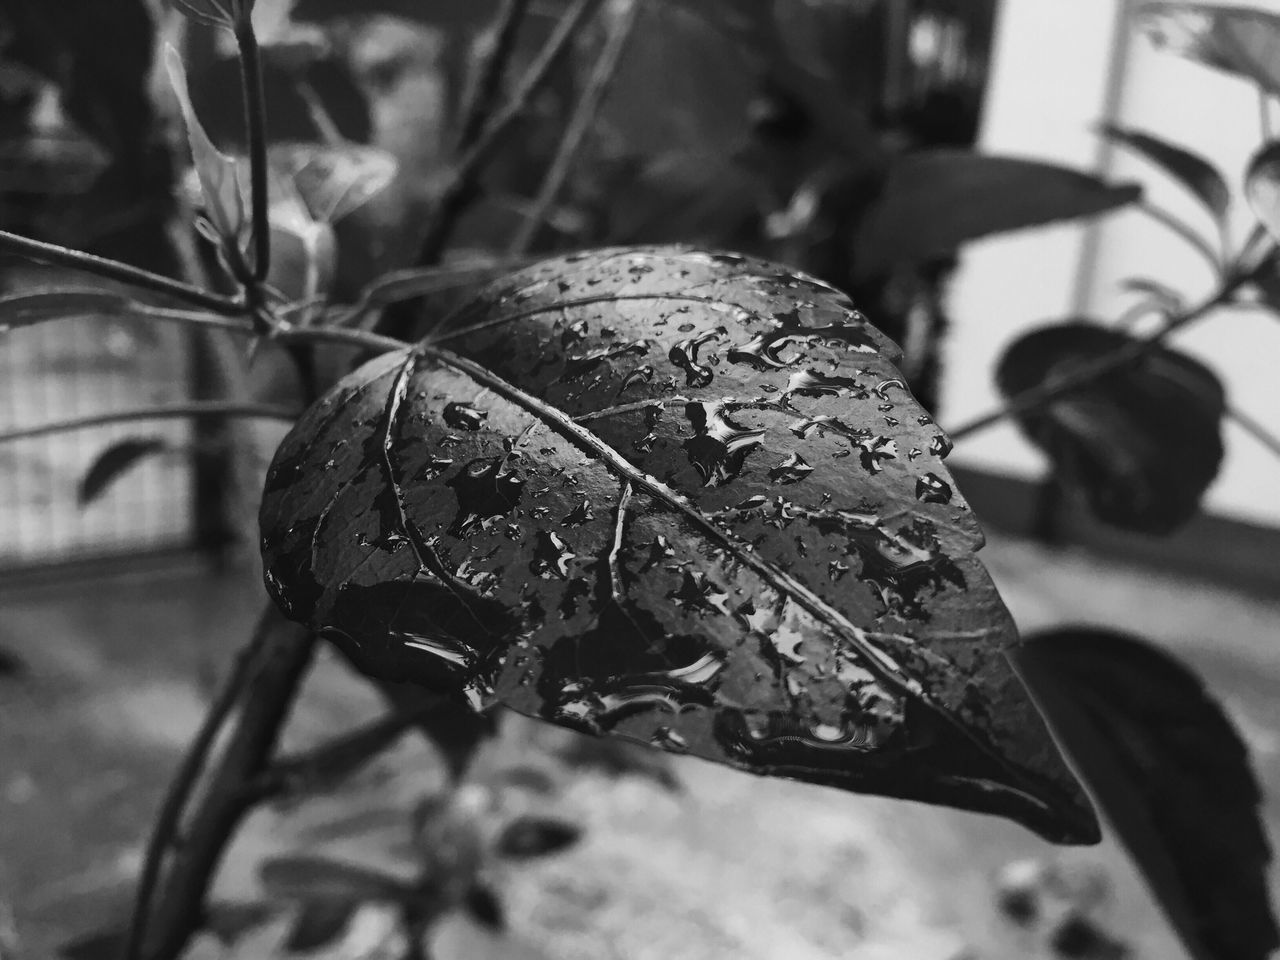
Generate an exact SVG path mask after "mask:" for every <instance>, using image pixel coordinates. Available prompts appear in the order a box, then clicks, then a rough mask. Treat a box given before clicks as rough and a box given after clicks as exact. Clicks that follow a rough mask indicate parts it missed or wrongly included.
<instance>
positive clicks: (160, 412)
mask: <svg viewBox="0 0 1280 960" xmlns="http://www.w3.org/2000/svg"><path fill="white" fill-rule="evenodd" d="M299 416H301V411H299V410H295V409H294V408H292V407H281V406H276V405H274V404H269V403H241V402H239V401H234V400H192V401H189V402H186V403H165V404H155V405H153V406H149V407H133V408H130V409H127V410H115V411H112V412H111V413H94V414H90V415H88V416H84V417H69V418H67V419H66V420H55V421H53V422H52V423H42V424H38V425H36V426H34V427H20V428H18V429H16V430H6V431H0V443H8V442H9V441H11V440H27V439H30V438H31V437H45V436H49V435H50V434H54V433H66V432H67V431H69V430H82V429H84V428H85V427H101V426H106V425H108V424H112V423H133V422H135V421H138V420H174V419H180V418H185V417H260V418H262V419H266V420H288V421H290V422H292V421H294V420H297V419H298V417H299Z"/></svg>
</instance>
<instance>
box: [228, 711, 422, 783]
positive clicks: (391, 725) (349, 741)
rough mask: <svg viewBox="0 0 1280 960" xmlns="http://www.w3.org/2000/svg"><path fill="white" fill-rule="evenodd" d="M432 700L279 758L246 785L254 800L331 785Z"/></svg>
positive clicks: (418, 718) (413, 719)
mask: <svg viewBox="0 0 1280 960" xmlns="http://www.w3.org/2000/svg"><path fill="white" fill-rule="evenodd" d="M436 705H437V704H436V702H435V700H434V699H432V700H428V701H426V702H423V703H420V704H419V705H418V706H416V707H413V708H410V709H405V710H396V711H394V712H393V713H390V714H388V715H387V716H385V717H381V718H379V719H378V720H375V721H373V722H372V723H369V724H366V725H365V726H363V727H360V728H358V729H356V730H352V731H350V732H348V733H345V734H343V735H341V736H339V737H335V738H334V739H332V740H330V741H328V742H327V743H323V744H321V745H320V746H318V747H316V748H315V749H313V750H309V751H307V752H305V753H300V754H296V755H294V756H287V757H281V758H280V759H278V760H276V761H275V762H274V763H272V764H271V765H270V766H269V767H268V768H267V769H266V770H265V771H263V773H262V775H261V776H260V777H258V778H257V779H256V780H255V781H254V783H253V784H252V785H251V786H250V787H249V790H250V792H251V793H252V795H253V796H254V798H255V799H256V800H262V799H265V798H266V797H270V796H274V795H276V794H280V793H286V792H290V793H293V792H298V791H299V790H300V789H302V790H305V789H309V788H312V789H313V788H314V787H315V785H317V784H322V785H330V784H332V783H335V782H338V781H340V780H342V779H345V778H346V777H348V776H350V775H351V774H353V773H355V772H356V771H357V770H359V769H360V768H361V767H362V766H364V765H365V764H366V763H368V762H369V761H370V760H372V759H373V758H374V757H375V756H376V755H377V754H378V753H380V752H381V751H382V750H383V749H385V748H386V747H388V746H390V745H391V744H392V743H393V742H395V740H396V739H397V738H399V737H400V736H401V735H402V734H404V732H405V731H406V730H408V729H409V728H410V727H413V726H416V725H417V724H418V723H420V722H421V721H422V720H423V719H424V718H425V717H426V716H427V715H428V714H429V713H431V712H432V711H433V710H435V709H436Z"/></svg>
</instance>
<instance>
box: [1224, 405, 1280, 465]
mask: <svg viewBox="0 0 1280 960" xmlns="http://www.w3.org/2000/svg"><path fill="white" fill-rule="evenodd" d="M1227 418H1228V419H1230V420H1234V421H1235V422H1236V424H1238V425H1239V427H1240V428H1241V429H1242V430H1244V432H1245V433H1247V434H1249V436H1251V437H1253V439H1254V440H1257V441H1258V443H1260V444H1262V445H1263V446H1264V447H1266V448H1267V449H1268V450H1270V451H1271V452H1272V453H1273V454H1275V455H1276V456H1277V457H1280V435H1277V434H1275V433H1273V432H1272V431H1271V430H1270V429H1269V428H1268V427H1267V426H1266V425H1265V424H1263V423H1262V421H1261V420H1257V419H1255V418H1254V417H1253V416H1251V415H1250V414H1247V413H1245V412H1244V411H1243V410H1241V409H1240V408H1239V407H1229V408H1228V409H1227Z"/></svg>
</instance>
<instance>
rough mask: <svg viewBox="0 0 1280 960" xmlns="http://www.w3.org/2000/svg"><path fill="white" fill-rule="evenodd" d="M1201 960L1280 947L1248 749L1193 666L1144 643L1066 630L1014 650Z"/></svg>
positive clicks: (1235, 959)
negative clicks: (1273, 914) (1194, 671)
mask: <svg viewBox="0 0 1280 960" xmlns="http://www.w3.org/2000/svg"><path fill="white" fill-rule="evenodd" d="M1013 660H1014V663H1015V665H1016V666H1017V668H1018V670H1019V672H1020V673H1021V674H1022V676H1023V677H1024V678H1025V679H1026V681H1027V684H1028V686H1030V688H1031V690H1032V691H1033V693H1034V694H1035V696H1036V697H1037V699H1038V700H1039V701H1040V702H1041V703H1042V704H1043V705H1044V707H1045V710H1046V713H1047V715H1048V716H1049V718H1050V720H1051V722H1052V724H1053V727H1054V730H1055V732H1056V733H1057V734H1058V736H1059V738H1060V740H1061V742H1062V743H1063V745H1064V746H1065V748H1066V749H1067V752H1068V753H1069V754H1070V755H1071V757H1072V758H1073V759H1074V761H1075V762H1076V764H1077V766H1078V768H1079V770H1080V771H1081V773H1082V775H1083V776H1084V778H1085V780H1086V782H1087V783H1088V784H1089V786H1090V788H1091V789H1092V792H1093V795H1094V797H1095V798H1096V799H1097V802H1098V805H1099V806H1100V807H1101V808H1102V811H1103V813H1104V814H1105V815H1106V816H1107V819H1108V820H1110V822H1111V824H1112V826H1113V827H1114V828H1115V830H1116V832H1117V833H1118V834H1119V836H1120V840H1121V841H1122V842H1123V843H1124V844H1125V846H1126V847H1127V848H1128V850H1129V852H1130V854H1131V855H1132V856H1133V858H1134V860H1135V861H1136V862H1137V864H1138V867H1139V868H1140V869H1141V870H1142V873H1143V875H1144V876H1145V877H1146V879H1147V882H1148V883H1149V884H1150V885H1151V888H1152V891H1153V892H1154V893H1155V895H1156V897H1157V899H1158V900H1159V902H1160V904H1161V906H1162V907H1163V908H1164V910H1165V912H1166V913H1167V914H1168V916H1169V919H1170V920H1171V921H1172V923H1173V925H1174V927H1175V928H1176V929H1177V931H1178V933H1179V934H1180V935H1181V937H1182V940H1183V942H1184V943H1185V945H1186V947H1187V951H1188V952H1189V953H1190V954H1191V955H1192V957H1194V958H1196V960H1264V958H1266V957H1268V956H1270V954H1271V951H1272V950H1274V949H1276V948H1277V947H1278V946H1280V933H1278V932H1277V929H1276V922H1275V918H1274V917H1273V916H1272V913H1271V907H1270V892H1269V889H1268V885H1267V865H1268V863H1269V862H1270V860H1271V849H1270V846H1269V845H1268V842H1267V837H1266V833H1265V831H1264V829H1263V827H1262V824H1261V822H1260V819H1259V813H1258V807H1259V805H1260V803H1261V799H1262V798H1261V793H1260V791H1259V788H1258V784H1257V781H1256V780H1255V779H1254V776H1253V772H1252V770H1251V769H1250V766H1249V758H1248V754H1247V751H1246V749H1245V746H1244V744H1243V743H1242V742H1241V740H1240V737H1239V735H1238V734H1237V733H1236V731H1235V729H1234V728H1233V727H1232V724H1231V722H1230V720H1228V719H1227V717H1226V716H1225V715H1224V714H1223V712H1222V708H1221V707H1220V706H1218V704H1217V703H1215V702H1214V701H1213V700H1212V699H1211V698H1210V697H1209V695H1208V694H1207V693H1206V692H1205V689H1204V685H1203V684H1202V683H1201V682H1200V679H1199V678H1198V677H1196V675H1195V674H1194V673H1192V672H1191V671H1190V670H1189V669H1188V668H1187V667H1186V666H1184V665H1183V664H1181V663H1179V662H1178V661H1177V660H1175V659H1174V658H1173V657H1172V656H1170V655H1169V654H1168V653H1165V652H1163V651H1161V650H1158V649H1156V648H1155V647H1153V646H1151V645H1150V644H1148V643H1146V642H1144V641H1142V640H1139V639H1138V638H1136V637H1132V636H1127V635H1124V634H1119V633H1115V632H1113V631H1110V630H1101V629H1095V628H1088V627H1067V628H1062V629H1058V630H1053V631H1048V632H1045V633H1042V634H1038V635H1036V636H1034V637H1031V638H1028V641H1027V642H1026V643H1024V644H1023V645H1022V647H1020V648H1019V649H1018V651H1017V652H1015V653H1014V654H1013Z"/></svg>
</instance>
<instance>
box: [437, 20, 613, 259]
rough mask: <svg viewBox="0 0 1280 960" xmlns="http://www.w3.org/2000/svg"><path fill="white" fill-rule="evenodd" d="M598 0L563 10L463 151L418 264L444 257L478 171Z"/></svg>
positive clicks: (549, 73)
mask: <svg viewBox="0 0 1280 960" xmlns="http://www.w3.org/2000/svg"><path fill="white" fill-rule="evenodd" d="M599 3H600V0H574V3H573V6H572V7H570V8H569V9H568V10H566V11H565V13H564V15H563V16H562V17H561V18H560V21H559V22H558V23H557V24H556V27H555V30H554V31H552V34H551V36H550V37H549V38H548V39H547V42H546V44H545V45H544V46H543V48H542V50H541V51H540V52H539V53H538V57H537V59H535V60H534V62H533V63H532V64H531V65H530V67H529V69H528V72H527V73H526V74H525V75H524V77H523V79H522V80H521V82H520V84H519V86H518V87H517V88H516V90H515V91H514V92H513V93H512V95H511V99H510V100H508V101H507V103H506V104H504V105H503V107H502V108H501V109H500V110H498V111H497V112H496V113H495V114H494V115H493V116H492V117H490V118H489V120H488V122H487V123H486V124H485V125H484V128H483V129H482V130H481V131H480V133H479V134H478V135H477V137H476V141H475V143H473V144H472V145H471V146H470V147H468V148H467V149H465V150H464V151H463V154H462V156H461V157H460V158H459V160H458V162H457V165H456V166H455V167H454V170H453V174H452V176H451V177H450V178H449V180H448V181H447V182H446V183H445V185H444V188H443V189H442V190H441V191H440V196H439V197H438V198H437V199H436V204H435V207H434V209H433V210H432V214H431V216H430V218H429V219H428V221H427V226H426V229H425V231H424V235H423V240H422V244H421V246H420V247H419V249H418V260H417V262H418V264H419V265H421V266H430V265H432V264H434V263H438V262H439V261H440V258H441V256H442V255H443V253H444V250H445V248H446V247H447V246H448V243H449V238H450V237H451V236H452V235H453V229H454V227H455V226H456V224H457V220H458V217H459V216H460V215H461V213H462V211H463V209H464V208H465V207H466V205H467V203H468V202H469V200H470V199H471V195H472V193H473V192H474V190H475V188H476V183H477V181H478V179H479V175H480V171H481V169H482V168H483V166H484V164H485V163H486V162H487V161H488V159H489V157H490V156H491V155H492V154H493V151H494V150H495V149H496V148H497V146H498V144H499V143H500V142H501V138H502V135H503V134H504V133H506V132H507V130H508V128H510V126H511V124H512V123H514V122H515V121H516V120H517V119H519V117H520V115H521V114H522V113H524V111H525V109H526V108H527V107H528V105H529V103H530V101H532V99H533V97H534V95H535V94H537V93H538V91H539V90H541V89H542V88H543V86H544V85H545V84H546V82H547V79H548V78H549V77H550V75H551V68H552V67H553V66H555V64H556V62H557V61H558V60H559V59H560V57H561V55H562V54H563V53H564V52H565V51H566V50H567V49H568V47H569V42H570V41H571V40H572V39H573V35H574V33H576V32H577V30H578V28H579V27H580V26H581V25H582V24H583V22H585V20H586V19H587V17H588V15H589V14H591V13H592V12H593V11H594V10H595V8H596V7H597V5H598V4H599Z"/></svg>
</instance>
